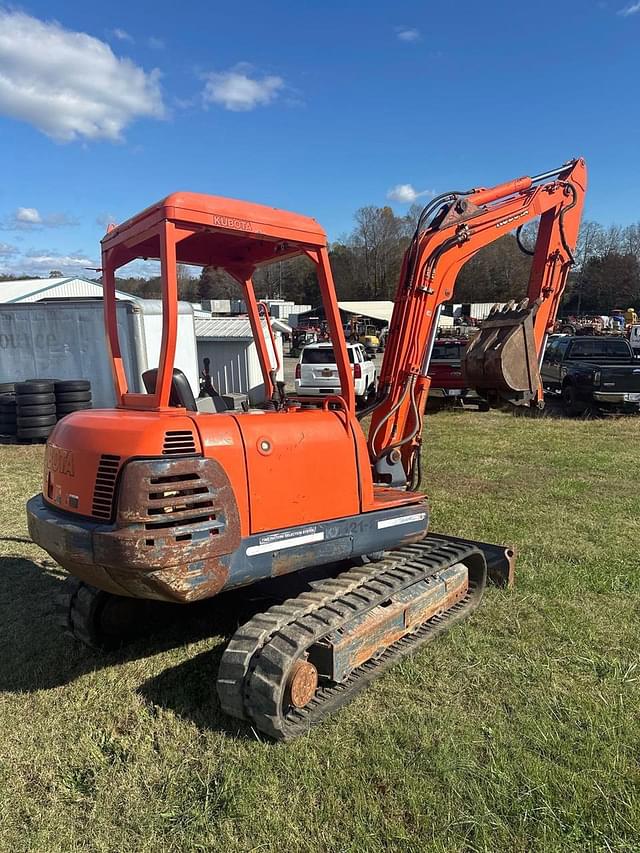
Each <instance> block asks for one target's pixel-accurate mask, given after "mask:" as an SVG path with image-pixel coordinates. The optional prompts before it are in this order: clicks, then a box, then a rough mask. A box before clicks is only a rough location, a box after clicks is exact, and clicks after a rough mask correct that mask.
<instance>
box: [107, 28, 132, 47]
mask: <svg viewBox="0 0 640 853" xmlns="http://www.w3.org/2000/svg"><path fill="white" fill-rule="evenodd" d="M111 32H112V34H113V35H114V36H115V38H117V39H120V41H129V42H131V43H132V44H133V36H132V35H130V34H129V33H128V32H127V31H126V30H121V29H119V28H118V27H116V29H115V30H111Z"/></svg>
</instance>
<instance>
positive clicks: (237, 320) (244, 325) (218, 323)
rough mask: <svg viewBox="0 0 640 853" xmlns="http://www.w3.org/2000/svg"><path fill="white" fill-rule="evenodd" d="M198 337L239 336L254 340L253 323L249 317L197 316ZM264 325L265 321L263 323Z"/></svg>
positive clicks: (222, 337)
mask: <svg viewBox="0 0 640 853" xmlns="http://www.w3.org/2000/svg"><path fill="white" fill-rule="evenodd" d="M195 323H196V337H197V338H206V339H207V340H214V341H215V340H220V339H225V340H226V339H227V338H238V339H241V340H245V341H252V340H253V334H252V332H251V323H250V322H249V318H248V317H208V318H207V319H206V320H205V319H204V318H202V317H196V318H195ZM263 326H264V323H263Z"/></svg>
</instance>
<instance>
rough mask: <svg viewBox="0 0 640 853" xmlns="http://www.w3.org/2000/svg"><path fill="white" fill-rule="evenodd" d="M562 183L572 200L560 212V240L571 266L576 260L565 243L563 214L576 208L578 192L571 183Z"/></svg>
mask: <svg viewBox="0 0 640 853" xmlns="http://www.w3.org/2000/svg"><path fill="white" fill-rule="evenodd" d="M562 183H563V185H564V186H565V187H567V189H569V190H570V191H571V194H572V196H573V199H572V201H571V204H569V205H567V207H563V208H562V210H561V211H560V218H559V225H560V239H561V240H562V248H563V249H564V250H565V252H566V253H567V255H568V256H569V263H570V264H571V265H572V266H573V264H575V262H576V259H575V258H574V256H573V252H572V251H571V249H570V248H569V244H568V243H567V238H566V236H565V233H564V217H565V214H566V213H568V212H569V211H570V210H571V208H573V207H575V206H576V204H577V202H578V192H577V190H576V188H575V186H574V185H573V184H572V183H571V181H563V182H562Z"/></svg>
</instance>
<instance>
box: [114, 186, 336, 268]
mask: <svg viewBox="0 0 640 853" xmlns="http://www.w3.org/2000/svg"><path fill="white" fill-rule="evenodd" d="M166 221H169V222H173V223H175V224H176V226H177V227H178V228H179V229H184V230H186V231H192V232H193V233H192V234H191V235H187V236H184V238H183V239H181V240H180V242H179V243H178V245H177V261H178V263H185V264H195V265H198V266H208V265H211V266H220V267H234V266H236V267H240V266H246V265H249V266H255V265H256V264H260V263H265V262H267V261H271V260H277V259H280V258H283V257H287V256H291V255H294V254H299V253H300V252H302V251H304V249H305V248H308V249H318V248H323V247H324V246H326V244H327V237H326V234H325V232H324V230H323V229H322V228H321V226H320V225H319V224H318V223H317V222H316V220H315V219H312V218H310V217H308V216H302V215H301V214H299V213H290V212H288V211H284V210H279V209H278V208H275V207H267V206H266V205H262V204H253V203H252V202H247V201H238V200H236V199H229V198H223V197H222V196H213V195H203V194H202V193H187V192H178V193H173V194H172V195H169V196H167V197H166V198H164V199H162V201H159V202H157V203H156V204H153V205H151V206H150V207H147V208H146V210H143V211H142V212H141V213H139V214H137V216H134V217H132V218H131V219H128V220H127V221H126V222H123V223H122V224H121V225H118V226H117V227H115V228H113V229H112V230H111V231H109V232H108V233H107V234H106V235H105V237H104V238H103V240H102V246H103V250H106V251H109V250H112V249H115V250H116V256H117V264H118V266H121V265H122V264H123V263H128V261H129V260H133V258H159V257H160V236H159V234H160V228H161V226H162V225H163V223H164V222H166Z"/></svg>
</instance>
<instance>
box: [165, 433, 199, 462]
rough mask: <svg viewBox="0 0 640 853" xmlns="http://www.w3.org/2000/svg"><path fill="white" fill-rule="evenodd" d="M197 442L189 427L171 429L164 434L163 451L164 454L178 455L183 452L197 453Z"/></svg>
mask: <svg viewBox="0 0 640 853" xmlns="http://www.w3.org/2000/svg"><path fill="white" fill-rule="evenodd" d="M195 452H196V442H195V439H194V437H193V433H192V432H191V430H188V429H174V430H169V431H168V432H166V433H165V434H164V444H163V446H162V453H163V455H164V456H176V455H178V454H182V453H195Z"/></svg>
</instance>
